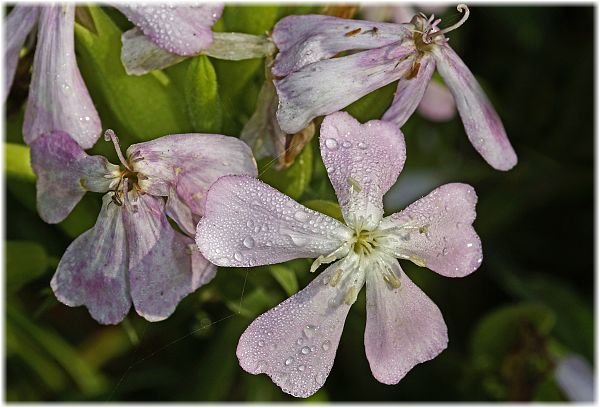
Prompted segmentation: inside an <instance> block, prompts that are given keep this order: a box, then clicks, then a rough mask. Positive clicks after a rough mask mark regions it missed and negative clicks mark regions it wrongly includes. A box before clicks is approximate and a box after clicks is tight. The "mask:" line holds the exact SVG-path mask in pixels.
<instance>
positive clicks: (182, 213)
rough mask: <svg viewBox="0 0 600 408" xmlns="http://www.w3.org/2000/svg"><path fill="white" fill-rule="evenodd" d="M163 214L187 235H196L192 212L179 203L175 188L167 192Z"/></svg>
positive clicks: (182, 203)
mask: <svg viewBox="0 0 600 408" xmlns="http://www.w3.org/2000/svg"><path fill="white" fill-rule="evenodd" d="M165 212H166V214H167V215H168V216H169V217H171V218H172V219H173V221H175V222H176V223H177V225H178V226H179V228H181V230H182V231H183V232H185V233H186V234H187V235H189V236H190V237H193V236H194V235H195V234H196V223H195V222H194V215H193V214H192V210H191V209H190V207H188V206H187V205H186V204H185V203H184V202H183V201H181V198H179V194H177V190H176V189H175V188H171V190H170V191H169V196H168V198H167V205H166V207H165Z"/></svg>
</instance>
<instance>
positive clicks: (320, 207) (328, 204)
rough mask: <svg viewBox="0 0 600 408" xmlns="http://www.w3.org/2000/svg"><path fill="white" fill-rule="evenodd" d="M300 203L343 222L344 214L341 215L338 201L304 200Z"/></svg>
mask: <svg viewBox="0 0 600 408" xmlns="http://www.w3.org/2000/svg"><path fill="white" fill-rule="evenodd" d="M302 205H304V206H306V207H308V208H310V209H311V210H315V211H318V212H320V213H323V214H325V215H329V216H330V217H332V218H335V219H336V220H338V221H342V222H344V216H343V215H342V211H341V210H340V205H339V204H338V203H334V202H332V201H327V200H308V201H304V202H303V203H302Z"/></svg>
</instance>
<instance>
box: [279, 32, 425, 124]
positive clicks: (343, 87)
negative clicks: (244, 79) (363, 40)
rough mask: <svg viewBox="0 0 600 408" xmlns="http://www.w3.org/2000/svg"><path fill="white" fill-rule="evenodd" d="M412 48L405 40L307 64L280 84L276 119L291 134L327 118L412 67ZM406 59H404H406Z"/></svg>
mask: <svg viewBox="0 0 600 408" xmlns="http://www.w3.org/2000/svg"><path fill="white" fill-rule="evenodd" d="M413 52H415V48H414V45H413V44H411V42H409V41H407V42H405V43H404V44H401V43H399V42H397V43H394V44H392V45H388V46H385V47H382V48H376V49H373V50H368V51H362V52H359V53H356V54H352V55H349V56H347V57H341V58H333V59H330V60H325V61H319V62H315V63H313V64H310V65H307V66H305V67H303V68H302V69H300V70H299V71H296V72H293V73H291V74H290V75H288V76H287V77H285V78H284V79H282V80H280V81H275V87H276V88H277V94H278V96H279V109H278V110H277V120H278V121H279V126H281V129H282V130H283V131H284V132H286V133H288V134H293V133H296V132H299V131H300V130H302V129H304V128H305V127H306V126H307V125H308V123H309V122H310V121H311V120H312V119H314V118H315V117H317V116H321V115H328V114H330V113H333V112H336V111H338V110H340V109H343V108H344V107H346V106H348V105H350V104H351V103H352V102H354V101H356V100H358V99H360V98H361V97H363V96H365V95H367V94H368V93H370V92H372V91H374V90H376V89H378V88H381V87H382V86H385V85H387V84H389V83H390V82H393V81H396V80H398V79H400V78H402V77H403V76H404V75H406V73H407V72H408V71H409V70H410V68H411V67H412V63H413V60H414V57H413V56H411V54H412V53H413ZM406 57H408V58H406Z"/></svg>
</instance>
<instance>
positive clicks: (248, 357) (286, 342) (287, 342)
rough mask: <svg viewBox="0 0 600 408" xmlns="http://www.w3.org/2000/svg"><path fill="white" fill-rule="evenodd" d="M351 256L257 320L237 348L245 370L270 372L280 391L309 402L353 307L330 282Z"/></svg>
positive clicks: (322, 380)
mask: <svg viewBox="0 0 600 408" xmlns="http://www.w3.org/2000/svg"><path fill="white" fill-rule="evenodd" d="M346 262H347V258H345V259H344V260H342V261H339V262H336V263H334V264H333V265H331V266H329V267H328V268H327V269H326V270H325V271H323V273H322V274H321V275H320V276H318V277H316V278H315V279H313V281H312V282H311V283H310V284H309V285H308V286H307V287H306V288H304V289H303V290H301V291H300V292H298V293H296V294H295V295H294V296H292V297H291V298H289V299H287V300H285V301H284V302H282V303H281V304H279V305H278V306H276V307H275V308H273V309H271V310H269V311H268V312H266V313H264V314H262V315H260V316H258V317H257V318H256V319H255V320H254V321H253V322H252V323H251V324H250V326H248V328H247V329H246V331H245V332H244V334H242V337H241V338H240V341H239V343H238V347H237V352H236V354H237V357H238V359H239V360H240V365H241V367H242V368H243V369H244V370H246V371H247V372H249V373H251V374H260V373H266V374H267V375H268V376H269V377H271V380H273V382H274V383H275V384H277V385H278V386H279V387H281V389H282V390H283V391H284V392H286V393H288V394H291V395H293V396H295V397H302V398H306V397H308V396H310V395H312V394H314V393H315V392H316V391H317V390H318V389H319V388H321V387H322V386H323V384H324V383H325V380H326V379H327V376H328V375H329V372H330V371H331V367H332V366H333V360H334V358H335V353H336V351H337V347H338V344H339V341H340V336H341V335H342V330H343V329H344V321H345V320H346V316H347V314H348V310H350V305H348V304H346V303H344V302H343V301H341V302H340V301H339V298H340V295H342V296H343V291H340V290H339V289H340V288H339V286H338V287H332V286H331V285H329V284H328V282H330V281H331V279H332V277H333V276H334V275H335V274H336V273H337V271H338V269H340V268H343V267H345V263H346Z"/></svg>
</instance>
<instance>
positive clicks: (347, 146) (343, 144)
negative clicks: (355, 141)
mask: <svg viewBox="0 0 600 408" xmlns="http://www.w3.org/2000/svg"><path fill="white" fill-rule="evenodd" d="M342 147H344V148H346V149H347V148H349V147H352V143H351V142H349V141H347V140H345V141H344V142H343V143H342Z"/></svg>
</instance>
